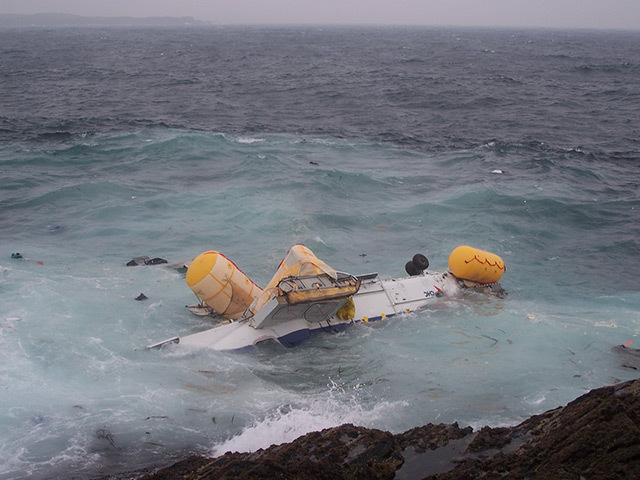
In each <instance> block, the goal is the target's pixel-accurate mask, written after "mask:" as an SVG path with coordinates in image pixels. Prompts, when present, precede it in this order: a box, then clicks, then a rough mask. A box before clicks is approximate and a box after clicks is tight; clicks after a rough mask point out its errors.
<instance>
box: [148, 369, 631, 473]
mask: <svg viewBox="0 0 640 480" xmlns="http://www.w3.org/2000/svg"><path fill="white" fill-rule="evenodd" d="M237 478H251V479H274V478H279V479H301V478H305V479H363V480H364V479H393V478H395V479H398V480H407V479H423V478H427V479H438V480H445V479H446V480H452V479H477V478H484V479H498V478H499V479H504V478H507V479H549V480H551V479H554V480H558V479H589V480H591V479H631V478H640V379H637V380H632V381H629V382H624V383H620V384H618V385H614V386H609V387H603V388H598V389H595V390H592V391H590V392H589V393H587V394H585V395H583V396H581V397H579V398H578V399H576V400H574V401H573V402H571V403H569V404H568V405H567V406H565V407H559V408H556V409H554V410H550V411H548V412H545V413H543V414H541V415H535V416H533V417H531V418H529V419H528V420H526V421H524V422H522V423H521V424H519V425H517V426H514V427H508V428H489V427H484V428H482V429H481V430H479V431H473V429H472V428H471V427H466V428H460V427H459V426H458V425H457V424H456V423H454V424H452V425H445V424H439V425H433V424H428V425H425V426H422V427H417V428H414V429H411V430H408V431H407V432H404V433H400V434H396V435H393V434H391V433H389V432H385V431H381V430H375V429H369V428H363V427H356V426H353V425H342V426H339V427H334V428H328V429H325V430H322V431H320V432H312V433H309V434H307V435H304V436H302V437H300V438H298V439H296V440H294V441H293V442H291V443H287V444H282V445H274V446H271V447H269V448H267V449H261V450H258V451H257V452H253V453H231V452H227V453H226V454H224V455H222V456H220V457H217V458H205V457H195V456H194V457H190V458H187V459H185V460H183V461H181V462H179V463H176V464H175V465H173V466H170V467H167V468H163V469H160V470H158V471H156V472H155V473H152V474H148V475H145V476H143V477H139V480H169V479H171V480H175V479H182V480H205V479H206V480H209V479H237Z"/></svg>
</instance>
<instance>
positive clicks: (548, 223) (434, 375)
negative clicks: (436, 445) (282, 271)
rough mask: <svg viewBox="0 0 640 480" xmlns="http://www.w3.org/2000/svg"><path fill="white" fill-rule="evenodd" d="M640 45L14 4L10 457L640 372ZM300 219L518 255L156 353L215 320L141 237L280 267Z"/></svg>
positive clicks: (565, 34)
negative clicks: (402, 306) (445, 280)
mask: <svg viewBox="0 0 640 480" xmlns="http://www.w3.org/2000/svg"><path fill="white" fill-rule="evenodd" d="M639 47H640V33H638V32H605V31H577V30H576V31H558V30H475V29H447V28H439V29H428V28H400V27H394V28H391V27H389V28H355V27H353V28H347V27H344V28H330V27H286V28H285V27H278V28H276V27H272V28H261V27H252V28H250V27H213V26H210V27H206V26H203V27H193V28H186V27H185V28H169V27H167V28H143V27H138V28H118V27H111V28H73V29H71V28H3V29H0V478H2V479H14V478H33V479H50V478H97V477H101V476H112V475H121V476H126V475H129V474H131V473H130V472H135V471H139V470H141V469H145V468H152V467H154V466H163V465H167V464H170V463H172V462H173V461H176V460H178V459H180V458H182V457H183V456H185V455H188V454H192V453H196V454H204V455H217V454H222V453H224V452H225V451H227V450H234V451H253V450H257V449H259V448H265V447H268V446H269V445H271V444H273V443H282V442H286V441H290V440H293V439H294V438H296V437H298V436H300V435H302V434H304V433H307V432H309V431H313V430H318V429H322V428H325V427H330V426H335V425H339V424H342V423H354V424H358V425H363V426H366V427H374V428H380V429H386V430H390V431H392V432H401V431H404V430H407V429H410V428H412V427H415V426H418V425H423V424H425V423H429V422H431V423H440V422H444V423H449V422H454V421H457V422H459V424H460V425H463V426H466V425H471V426H473V427H474V428H478V427H481V426H484V425H490V426H499V425H513V424H516V423H519V422H521V421H522V420H523V419H525V418H527V417H528V416H531V415H533V414H537V413H541V412H543V411H546V410H548V409H551V408H555V407H557V406H559V405H562V404H565V403H567V402H569V401H571V400H572V399H574V398H575V397H577V396H579V395H581V394H583V393H584V392H586V391H588V390H590V389H592V388H595V387H600V386H603V385H606V384H612V383H615V382H618V381H622V380H628V379H631V378H635V377H637V375H638V372H637V368H638V365H634V364H632V363H630V362H629V361H628V359H626V358H623V357H621V356H620V355H619V354H618V353H616V351H614V350H612V348H613V347H615V346H617V345H623V344H624V345H626V346H627V347H630V348H635V347H637V346H638V344H640V338H638V337H637V335H638V333H639V329H640V279H639V277H638V272H639V271H640V187H639V185H640V163H639V162H640V141H639V139H640V109H639V107H638V106H639V105H640V48H639ZM295 243H303V244H305V245H306V246H308V247H309V248H311V249H312V250H313V251H314V253H315V254H316V255H317V256H318V257H320V258H321V259H323V260H324V261H325V262H327V263H328V264H329V265H331V266H333V267H334V268H337V269H339V270H343V271H348V272H351V273H354V274H362V273H369V272H379V274H380V276H382V277H385V278H391V277H396V276H403V275H405V273H404V264H405V263H406V261H407V260H409V259H410V258H411V257H412V256H413V255H414V254H415V253H418V252H420V253H424V254H425V255H427V257H428V258H429V260H430V262H431V267H430V268H431V269H433V270H446V269H447V259H448V256H449V253H450V252H451V251H452V250H453V249H454V248H455V247H456V246H458V245H463V244H466V245H472V246H474V247H477V248H481V249H484V250H488V251H490V252H493V253H496V254H498V255H500V256H501V257H502V259H503V260H504V261H505V264H506V266H507V271H506V273H505V275H504V276H503V278H502V280H501V284H502V286H503V287H504V288H505V290H507V292H508V295H507V297H506V298H504V299H499V298H495V297H486V296H482V295H477V294H461V295H459V296H454V297H445V298H441V299H439V300H438V301H436V302H434V303H433V304H432V306H430V307H429V308H427V309H425V310H423V311H420V312H416V313H411V314H408V315H404V316H399V317H395V318H393V319H388V320H385V321H380V322H375V323H366V324H361V325H354V326H352V327H351V328H349V329H347V330H346V331H344V332H341V333H339V334H329V333H327V334H318V335H316V336H313V337H312V338H310V339H309V340H307V341H305V342H303V343H302V344H300V345H299V346H297V347H295V348H292V349H286V348H284V347H280V346H278V345H262V346H258V347H256V348H254V349H252V350H250V351H243V352H239V353H237V352H236V353H234V352H217V351H213V350H211V349H188V348H186V347H181V346H180V345H176V346H169V347H167V348H163V349H161V350H146V349H145V346H146V345H147V344H149V343H152V342H156V341H159V340H162V339H165V338H168V337H172V336H176V335H185V334H189V333H194V332H197V331H200V330H203V329H206V328H208V327H209V326H210V320H209V319H207V318H205V317H197V316H194V315H192V314H190V313H189V311H187V310H186V309H185V308H184V306H185V305H186V304H193V303H195V301H196V299H195V297H194V296H193V294H192V293H191V291H190V290H189V288H188V287H187V286H186V284H185V280H184V274H183V273H180V272H179V271H176V270H172V269H168V268H166V267H165V266H163V265H156V266H138V267H127V266H126V265H125V264H126V263H127V262H128V261H129V260H131V259H132V258H133V257H137V256H141V255H147V256H150V257H162V258H165V259H167V260H168V261H169V263H177V262H186V261H189V260H191V259H192V258H194V257H195V256H197V255H198V254H200V253H202V252H204V251H206V250H217V251H220V252H222V253H224V254H225V255H226V256H227V257H229V258H231V259H232V260H233V261H234V262H235V263H236V264H237V265H238V266H239V267H240V268H241V269H242V270H243V271H244V272H245V273H246V274H247V275H248V276H249V277H251V278H252V279H253V280H254V281H255V282H256V283H257V284H259V285H264V284H266V282H267V281H268V280H269V278H270V277H271V275H272V274H273V273H274V272H275V270H276V267H277V265H278V263H279V261H280V260H281V258H282V257H283V256H284V254H285V253H286V251H287V250H288V248H289V247H290V246H291V245H293V244H295ZM17 253H19V254H20V255H19V256H20V257H22V258H12V257H18V255H16V254H17ZM140 293H144V294H145V296H147V297H148V299H147V300H145V301H136V300H135V298H136V297H137V296H138V295H140ZM131 475H132V474H131Z"/></svg>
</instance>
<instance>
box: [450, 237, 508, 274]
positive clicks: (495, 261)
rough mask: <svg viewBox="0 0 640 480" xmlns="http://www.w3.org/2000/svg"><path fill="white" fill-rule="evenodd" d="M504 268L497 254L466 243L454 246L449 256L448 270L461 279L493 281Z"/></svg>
mask: <svg viewBox="0 0 640 480" xmlns="http://www.w3.org/2000/svg"><path fill="white" fill-rule="evenodd" d="M505 270H506V267H505V266H504V262H503V261H502V259H501V258H500V257H499V256H498V255H496V254H494V253H490V252H485V251H484V250H479V249H477V248H473V247H468V246H466V245H462V246H460V247H458V248H456V249H455V250H453V252H451V255H450V256H449V271H450V272H451V273H453V274H454V275H455V276H456V277H458V278H461V279H463V280H470V281H472V282H477V283H495V282H497V281H498V280H500V277H502V274H503V273H504V272H505Z"/></svg>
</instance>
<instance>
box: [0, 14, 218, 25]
mask: <svg viewBox="0 0 640 480" xmlns="http://www.w3.org/2000/svg"><path fill="white" fill-rule="evenodd" d="M206 24H207V22H203V21H201V20H196V19H195V18H193V17H84V16H82V15H72V14H69V13H35V14H32V15H25V14H0V27H109V26H136V27H137V26H166V27H175V26H183V25H206Z"/></svg>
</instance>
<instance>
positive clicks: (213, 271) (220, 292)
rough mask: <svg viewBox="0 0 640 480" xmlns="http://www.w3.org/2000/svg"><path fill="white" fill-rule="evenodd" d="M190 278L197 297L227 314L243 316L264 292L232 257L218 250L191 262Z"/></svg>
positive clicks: (205, 253) (188, 272)
mask: <svg viewBox="0 0 640 480" xmlns="http://www.w3.org/2000/svg"><path fill="white" fill-rule="evenodd" d="M186 280H187V285H188V286H189V288H191V290H192V291H193V293H195V294H196V297H198V298H199V299H200V300H202V301H203V302H204V303H205V305H207V306H208V307H210V308H212V309H213V310H214V311H215V312H216V313H218V314H219V315H221V316H223V317H225V318H234V319H235V318H240V316H242V314H243V313H244V312H245V310H247V308H249V306H250V305H251V303H252V302H253V301H254V299H255V298H257V297H258V296H259V295H260V294H261V293H262V289H261V288H260V287H258V286H257V285H256V284H255V283H253V282H252V281H251V279H250V278H249V277H247V276H246V275H245V274H244V273H243V272H242V270H240V269H239V268H238V267H237V266H236V265H235V264H234V263H233V262H232V261H231V260H229V259H228V258H227V257H225V256H224V255H223V254H221V253H218V252H214V251H209V252H204V253H202V254H200V255H198V256H197V257H196V258H195V259H194V260H193V261H192V262H191V265H189V269H188V270H187V277H186Z"/></svg>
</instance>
